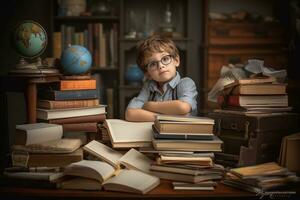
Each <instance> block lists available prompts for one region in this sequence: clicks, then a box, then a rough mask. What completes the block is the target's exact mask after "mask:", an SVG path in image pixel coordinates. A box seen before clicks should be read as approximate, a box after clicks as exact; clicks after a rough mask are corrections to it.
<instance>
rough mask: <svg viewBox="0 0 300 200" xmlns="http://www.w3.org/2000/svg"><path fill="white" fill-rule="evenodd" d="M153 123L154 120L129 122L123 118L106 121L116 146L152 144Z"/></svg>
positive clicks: (126, 146)
mask: <svg viewBox="0 0 300 200" xmlns="http://www.w3.org/2000/svg"><path fill="white" fill-rule="evenodd" d="M152 125H153V122H128V121H125V120H121V119H106V120H105V121H104V126H105V127H106V128H107V130H108V134H109V137H110V139H111V143H112V146H113V147H114V148H132V147H146V146H151V141H152Z"/></svg>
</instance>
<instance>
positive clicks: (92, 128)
mask: <svg viewBox="0 0 300 200" xmlns="http://www.w3.org/2000/svg"><path fill="white" fill-rule="evenodd" d="M62 127H63V130H64V132H68V131H76V132H89V133H97V131H98V123H97V122H93V123H75V124H63V125H62Z"/></svg>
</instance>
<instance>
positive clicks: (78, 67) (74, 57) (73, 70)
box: [61, 45, 92, 75]
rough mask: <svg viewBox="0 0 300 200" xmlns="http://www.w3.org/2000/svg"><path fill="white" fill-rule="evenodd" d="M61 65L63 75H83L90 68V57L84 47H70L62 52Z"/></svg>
mask: <svg viewBox="0 0 300 200" xmlns="http://www.w3.org/2000/svg"><path fill="white" fill-rule="evenodd" d="M61 65H62V68H63V71H64V73H65V74H69V75H72V74H73V75H78V74H84V73H86V72H87V71H88V70H89V69H90V68H91V66H92V56H91V54H90V52H89V51H88V50H87V49H86V48H85V47H83V46H80V45H72V46H70V47H68V48H66V49H65V50H64V51H63V53H62V55H61Z"/></svg>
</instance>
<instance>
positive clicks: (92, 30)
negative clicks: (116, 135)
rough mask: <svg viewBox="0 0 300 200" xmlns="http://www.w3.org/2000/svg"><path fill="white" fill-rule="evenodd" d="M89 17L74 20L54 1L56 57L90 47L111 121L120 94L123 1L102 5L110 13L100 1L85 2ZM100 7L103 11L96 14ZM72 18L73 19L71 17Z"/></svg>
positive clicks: (93, 70) (86, 12) (53, 47)
mask: <svg viewBox="0 0 300 200" xmlns="http://www.w3.org/2000/svg"><path fill="white" fill-rule="evenodd" d="M85 2H86V8H85V12H84V13H85V14H84V15H86V16H72V14H68V13H67V12H68V11H65V12H66V13H64V12H62V11H61V9H62V5H59V3H58V1H57V0H53V1H52V5H51V7H52V16H51V22H52V37H53V42H52V45H53V46H52V54H53V56H54V57H60V54H61V52H62V50H63V49H64V48H66V47H67V46H68V45H69V44H72V45H74V44H77V45H82V46H84V47H86V48H87V49H88V50H89V52H90V53H91V55H92V58H93V62H92V68H91V74H92V76H93V77H94V78H96V79H97V81H98V85H97V87H98V90H99V91H100V102H101V103H102V104H107V105H109V106H108V107H107V109H108V117H109V118H113V117H116V114H115V110H117V105H118V104H117V101H114V99H117V96H116V95H117V93H116V92H115V91H116V90H117V88H118V85H119V80H118V74H119V56H118V48H119V44H118V37H119V36H118V35H119V25H120V23H119V22H120V15H119V6H120V1H119V0H111V1H101V2H102V3H105V4H106V5H105V6H107V12H102V11H103V7H101V6H104V4H102V5H98V3H99V2H100V1H99V2H97V1H85ZM97 6H99V9H100V11H99V12H95V7H97ZM101 9H102V11H101ZM67 15H70V16H67Z"/></svg>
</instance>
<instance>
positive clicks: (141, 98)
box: [127, 72, 198, 116]
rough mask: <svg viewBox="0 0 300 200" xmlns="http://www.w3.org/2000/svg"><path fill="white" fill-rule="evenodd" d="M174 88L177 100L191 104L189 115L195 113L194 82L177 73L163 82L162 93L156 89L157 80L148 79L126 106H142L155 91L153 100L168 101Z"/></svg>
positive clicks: (195, 92)
mask: <svg viewBox="0 0 300 200" xmlns="http://www.w3.org/2000/svg"><path fill="white" fill-rule="evenodd" d="M174 89H175V90H176V94H177V95H176V96H177V100H180V101H184V102H186V103H188V104H190V105H191V108H192V110H191V112H190V115H194V116H195V115H197V95H198V92H197V88H196V85H195V82H194V81H193V80H192V79H191V78H188V77H185V78H182V79H181V78H180V75H179V73H178V72H177V73H176V76H175V77H174V78H173V79H172V80H171V81H169V82H168V83H165V84H164V86H163V91H164V92H163V93H162V92H161V91H160V90H159V89H158V87H157V82H155V81H153V80H148V81H146V82H145V83H144V85H143V88H142V89H141V91H140V93H139V95H138V96H137V97H134V98H133V99H132V100H131V101H130V102H129V104H128V106H127V109H128V108H142V107H143V105H144V104H145V103H146V102H148V101H151V99H150V95H151V94H152V93H155V96H154V97H153V98H154V99H153V101H169V100H172V96H173V91H174Z"/></svg>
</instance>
